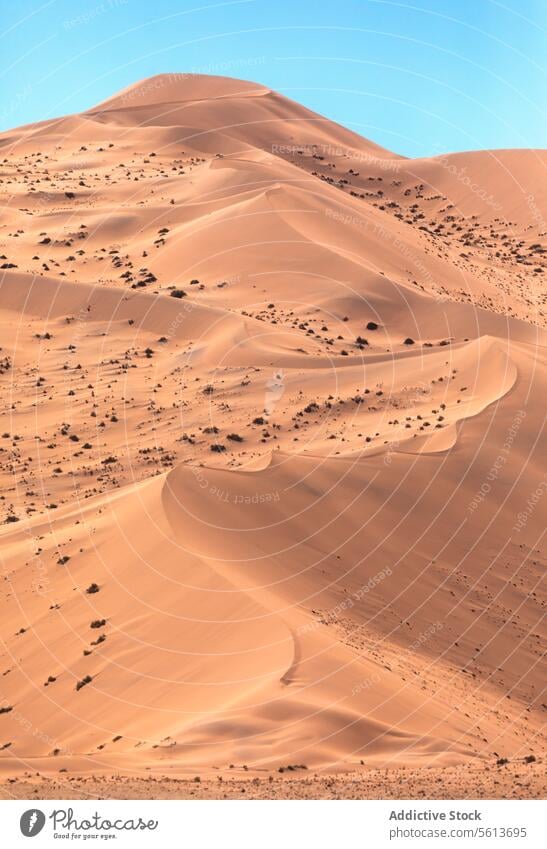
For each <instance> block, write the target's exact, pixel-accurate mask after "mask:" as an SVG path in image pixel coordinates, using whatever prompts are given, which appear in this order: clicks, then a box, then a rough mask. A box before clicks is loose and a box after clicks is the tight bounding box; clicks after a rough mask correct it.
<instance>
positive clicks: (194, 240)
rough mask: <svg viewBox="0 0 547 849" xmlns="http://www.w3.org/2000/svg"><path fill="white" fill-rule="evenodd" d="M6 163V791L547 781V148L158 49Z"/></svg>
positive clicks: (333, 792)
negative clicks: (462, 134) (167, 67)
mask: <svg viewBox="0 0 547 849" xmlns="http://www.w3.org/2000/svg"><path fill="white" fill-rule="evenodd" d="M0 163H1V164H0V191H1V195H2V206H1V217H0V265H1V272H0V273H1V283H0V325H1V337H0V344H1V349H0V379H1V381H2V407H1V412H0V415H1V424H0V435H1V440H0V479H1V484H2V486H1V503H0V523H1V524H0V546H1V548H0V551H1V556H2V576H1V582H0V612H1V615H0V636H1V643H0V782H2V784H1V793H2V795H3V796H5V797H7V798H9V797H10V796H21V795H22V793H23V794H24V793H26V794H27V795H28V796H30V797H32V796H36V795H37V796H38V797H42V796H43V797H51V798H55V797H57V798H59V797H61V798H74V797H77V796H78V794H80V795H81V797H82V798H86V797H89V796H95V795H100V796H104V797H120V798H123V797H124V795H125V796H129V797H130V796H131V795H132V794H133V795H134V796H135V797H138V798H145V797H152V798H154V797H156V796H157V797H162V798H163V797H171V796H174V797H176V796H179V797H186V796H188V797H194V796H197V797H198V798H224V797H226V798H233V797H238V798H239V797H241V796H242V797H243V798H252V797H257V798H268V797H271V798H282V797H285V796H287V797H294V798H314V797H315V798H326V797H329V798H344V797H347V798H355V797H364V798H367V797H370V798H377V797H378V796H382V794H383V795H384V797H386V796H393V797H394V798H400V797H401V795H402V796H403V797H404V798H410V797H413V796H414V797H418V798H419V797H420V796H425V797H426V798H427V797H431V798H439V797H440V798H442V797H446V798H454V797H455V798H460V797H461V798H464V797H479V796H485V795H488V796H489V797H490V798H494V797H514V796H519V797H524V798H526V797H535V796H538V795H541V793H543V792H544V791H545V786H544V779H543V776H544V760H543V759H544V755H545V738H544V734H543V723H544V716H545V702H546V697H545V692H544V684H545V664H544V652H545V627H544V625H545V622H544V616H545V613H544V606H545V605H544V601H545V594H544V586H542V581H543V579H544V572H545V562H546V557H545V545H544V540H543V534H544V529H545V513H546V509H545V508H546V505H547V474H546V467H545V456H546V454H545V449H546V444H545V434H544V419H545V393H546V389H547V379H546V377H547V371H546V349H545V344H546V338H547V336H546V331H545V325H546V285H545V279H546V269H547V263H546V248H545V241H546V240H545V236H546V232H547V225H546V223H545V219H544V216H545V214H546V212H545V210H546V203H545V200H546V198H545V194H546V188H545V187H546V185H547V183H546V180H545V170H546V165H547V155H546V152H545V151H538V150H496V151H480V152H470V153H457V154H449V153H447V154H446V155H439V156H436V157H432V158H430V159H420V160H410V159H405V158H403V157H401V156H398V155H396V154H394V153H391V152H389V151H387V150H384V149H382V148H380V147H378V146H377V145H375V144H374V143H373V142H370V141H368V140H366V139H364V138H362V137H361V136H359V135H357V134H355V133H353V132H351V131H349V130H347V129H345V128H343V127H341V126H339V125H337V124H334V123H333V122H331V121H329V120H328V119H326V118H323V117H321V116H319V115H316V114H314V113H312V112H310V111H309V110H308V109H306V108H304V107H303V106H300V105H299V104H297V103H295V102H293V101H291V100H289V99H287V98H285V97H283V96H281V95H279V94H277V93H275V92H273V91H270V90H269V89H267V88H265V87H264V86H261V85H257V84H254V83H249V82H244V81H240V80H233V79H229V78H222V77H209V76H205V75H191V74H170V75H163V76H159V77H154V78H151V79H148V80H144V81H142V82H139V83H137V84H135V85H134V86H131V87H130V88H128V89H126V90H125V91H122V92H120V93H119V94H117V95H115V96H114V97H112V98H110V99H109V100H107V101H105V102H103V103H100V104H98V105H97V106H95V107H93V108H92V109H90V110H88V111H87V112H84V113H81V114H77V115H70V116H66V117H62V118H59V119H55V120H50V121H46V122H42V123H38V124H33V125H30V126H25V127H21V128H18V129H14V130H12V131H9V132H5V133H3V134H0ZM195 778H199V782H197V781H195ZM21 788H23V790H22V789H21ZM226 788H228V789H226ZM243 794H244V795H243Z"/></svg>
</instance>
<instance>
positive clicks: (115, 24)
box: [0, 0, 547, 157]
mask: <svg viewBox="0 0 547 849" xmlns="http://www.w3.org/2000/svg"><path fill="white" fill-rule="evenodd" d="M0 38H1V42H0V43H1V45H2V48H1V52H0V130H5V129H10V128H12V127H16V126H19V125H21V124H25V123H31V122H34V121H40V120H45V119H47V118H54V117H58V116H59V115H63V114H67V113H70V112H78V111H82V110H84V109H88V108H90V107H91V106H93V105H94V104H95V103H98V102H99V101H101V100H103V99H105V98H107V97H109V96H110V95H112V94H114V93H115V92H116V91H118V90H119V89H121V88H124V87H125V86H127V85H129V84H131V83H134V82H136V81H137V80H139V79H143V78H145V77H148V76H151V75H153V74H158V73H177V72H178V73H188V72H194V73H209V74H218V75H221V76H230V77H238V78H241V79H247V80H253V81H255V82H260V83H263V84H264V85H267V86H269V87H270V88H273V89H275V90H277V91H279V92H281V93H283V94H285V95H287V96H288V97H291V98H293V99H294V100H297V101H299V102H300V103H303V104H304V105H306V106H308V107H309V108H311V109H313V110H315V111H316V112H319V113H320V114H322V115H325V116H327V117H328V118H331V119H333V120H335V121H338V122H339V123H341V124H344V125H345V126H347V127H350V128H351V129H353V130H356V131H357V132H359V133H360V134H361V135H363V136H365V137H367V138H369V139H372V140H373V141H375V142H377V143H378V144H380V145H382V146H383V147H387V148H389V149H390V150H393V151H395V152H397V153H401V154H403V155H406V156H413V157H414V156H430V155H435V154H438V153H441V152H451V151H456V150H471V149H479V148H480V149H490V148H505V147H546V146H547V144H546V136H547V133H546V130H547V120H546V116H545V104H546V98H545V93H546V91H547V84H546V83H547V59H546V57H547V2H546V0H503V2H497V0H415V2H414V0H413V2H408V3H407V2H391V0H328V2H326V0H316V2H312V0H233V2H208V0H179V2H175V0H148V2H143V1H142V0H43V2H40V0H18V2H15V3H3V4H2V15H1V19H0Z"/></svg>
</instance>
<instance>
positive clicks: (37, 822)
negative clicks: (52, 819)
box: [19, 808, 46, 837]
mask: <svg viewBox="0 0 547 849" xmlns="http://www.w3.org/2000/svg"><path fill="white" fill-rule="evenodd" d="M45 824H46V815H45V814H44V813H43V812H42V811H39V810H38V808H31V809H30V810H29V811H25V813H24V814H23V815H22V817H21V819H20V820H19V825H20V827H21V834H24V835H25V837H36V835H37V834H40V832H41V831H42V829H43V827H44V826H45Z"/></svg>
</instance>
